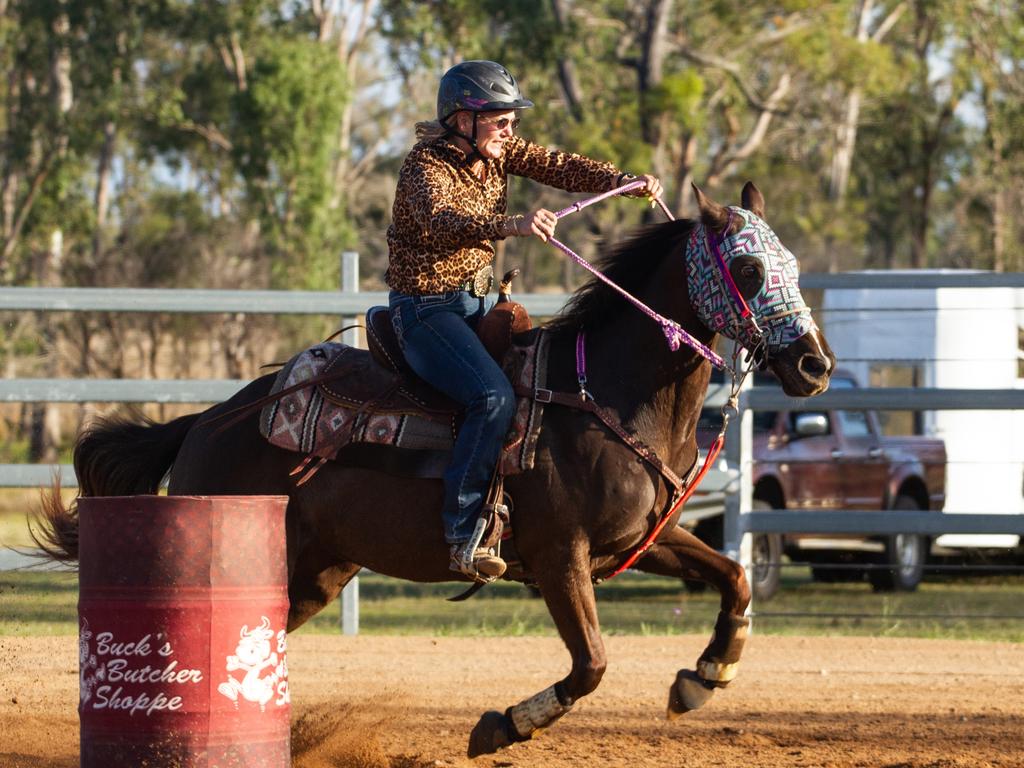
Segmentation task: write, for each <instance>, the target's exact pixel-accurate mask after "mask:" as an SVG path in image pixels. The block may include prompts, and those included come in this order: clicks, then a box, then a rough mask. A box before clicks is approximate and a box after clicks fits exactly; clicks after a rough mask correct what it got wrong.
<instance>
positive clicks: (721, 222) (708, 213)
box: [692, 184, 729, 232]
mask: <svg viewBox="0 0 1024 768" xmlns="http://www.w3.org/2000/svg"><path fill="white" fill-rule="evenodd" d="M692 186H693V194H694V196H695V197H696V198H697V207H698V208H699V209H700V220H701V222H703V224H704V226H706V227H709V228H711V229H713V230H715V231H716V232H719V231H721V230H723V229H725V227H726V225H727V224H728V223H729V211H728V210H726V208H725V207H724V206H721V205H719V204H718V203H716V202H715V201H714V200H712V199H710V198H709V197H708V196H707V195H705V194H704V193H703V192H702V191H701V188H700V187H698V186H697V185H696V184H693V185H692Z"/></svg>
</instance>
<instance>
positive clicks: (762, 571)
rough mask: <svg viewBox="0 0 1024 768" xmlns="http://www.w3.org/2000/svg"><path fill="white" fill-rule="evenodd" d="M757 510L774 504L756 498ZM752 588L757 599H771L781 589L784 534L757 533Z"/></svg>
mask: <svg viewBox="0 0 1024 768" xmlns="http://www.w3.org/2000/svg"><path fill="white" fill-rule="evenodd" d="M753 508H754V509H755V510H765V509H771V508H772V505H771V504H769V503H768V502H766V501H762V500H761V499H754V504H753ZM751 548H752V552H751V568H750V580H751V584H750V589H751V591H752V592H753V593H754V599H755V600H769V599H771V597H772V596H773V595H774V594H775V593H776V592H778V591H779V582H780V581H781V579H782V569H781V568H780V566H779V561H780V560H781V559H782V536H781V535H779V534H777V533H755V534H754V535H753V540H752V542H751Z"/></svg>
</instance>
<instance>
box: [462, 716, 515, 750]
mask: <svg viewBox="0 0 1024 768" xmlns="http://www.w3.org/2000/svg"><path fill="white" fill-rule="evenodd" d="M510 726H511V722H510V721H509V719H508V718H507V717H505V715H503V714H501V712H484V714H483V716H482V717H481V718H480V721H479V722H478V723H477V724H476V725H475V726H474V727H473V732H472V733H471V734H469V749H468V750H467V754H468V755H469V756H470V757H479V756H480V755H490V754H493V753H494V752H497V751H498V750H499V749H501V748H502V747H507V746H508V745H509V744H511V743H512V739H511V738H510V737H509V735H508V734H509V727H510Z"/></svg>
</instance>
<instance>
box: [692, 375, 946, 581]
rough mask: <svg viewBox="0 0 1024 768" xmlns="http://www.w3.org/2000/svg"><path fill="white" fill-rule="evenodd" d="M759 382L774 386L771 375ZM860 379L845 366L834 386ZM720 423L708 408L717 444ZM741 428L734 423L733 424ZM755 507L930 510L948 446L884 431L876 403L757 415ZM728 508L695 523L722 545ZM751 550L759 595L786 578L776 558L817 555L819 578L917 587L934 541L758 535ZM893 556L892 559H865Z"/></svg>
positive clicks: (939, 496)
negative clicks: (866, 408)
mask: <svg viewBox="0 0 1024 768" xmlns="http://www.w3.org/2000/svg"><path fill="white" fill-rule="evenodd" d="M754 383H755V385H756V386H765V385H768V386H771V385H775V382H774V380H773V379H772V378H771V376H770V374H764V375H760V376H758V377H756V378H755V381H754ZM855 386H857V384H856V382H855V381H854V379H853V377H852V376H851V375H849V374H847V373H843V372H841V371H839V372H836V373H835V374H834V375H833V376H832V383H831V387H833V388H836V389H839V388H850V387H855ZM720 426H721V415H720V414H719V413H718V410H717V409H716V408H705V409H704V410H703V411H702V414H701V422H700V425H699V427H698V430H699V439H700V440H701V444H702V445H704V446H706V445H708V444H710V442H711V440H712V439H713V438H714V435H716V434H717V432H718V428H719V427H720ZM734 428H735V427H734ZM753 454H754V467H753V475H754V477H753V481H754V508H755V509H865V510H872V509H877V510H885V509H919V510H920V509H924V510H932V511H935V512H941V511H942V508H943V506H944V504H945V486H946V446H945V444H944V443H943V441H942V440H939V439H933V438H928V437H917V436H910V437H887V436H883V435H882V433H881V429H880V427H879V422H878V417H877V415H876V414H875V413H874V412H872V411H842V410H835V411H799V412H797V411H794V412H786V411H779V412H768V411H764V412H755V414H754V446H753ZM721 520H722V519H721V516H718V517H712V518H706V519H704V520H701V521H700V522H699V523H697V525H696V528H695V532H696V534H697V535H698V536H700V537H701V538H702V539H704V540H705V541H706V542H707V543H709V544H711V545H712V546H718V547H721V545H722V544H721V537H722V533H721V531H722V522H721ZM753 546H754V552H753V562H754V568H753V576H752V580H753V584H752V587H753V589H754V594H755V596H757V597H759V598H760V599H762V600H763V599H766V598H768V597H771V596H772V595H773V594H774V593H775V592H776V590H777V589H778V587H779V576H780V568H779V561H780V560H781V559H782V555H783V553H785V554H786V555H787V556H788V557H789V558H790V560H792V561H794V562H805V563H810V565H811V573H812V574H813V576H814V578H815V579H816V580H819V581H861V580H863V579H864V578H865V576H866V577H867V578H868V580H869V581H870V582H871V584H872V586H873V587H874V588H875V589H876V590H878V591H892V590H906V591H910V590H914V589H916V588H917V585H918V584H919V583H920V581H921V577H922V574H923V570H924V564H925V560H926V558H927V557H928V554H929V551H930V548H931V541H930V539H929V538H928V537H927V536H923V535H917V534H898V535H893V536H881V537H858V536H839V535H829V536H827V537H825V536H817V535H808V534H799V535H791V534H784V535H781V534H756V535H755V536H754V542H753ZM879 564H887V565H888V564H891V565H893V566H894V567H893V568H891V569H888V568H877V567H876V568H870V569H869V568H858V567H857V566H859V565H876V566H877V565H879Z"/></svg>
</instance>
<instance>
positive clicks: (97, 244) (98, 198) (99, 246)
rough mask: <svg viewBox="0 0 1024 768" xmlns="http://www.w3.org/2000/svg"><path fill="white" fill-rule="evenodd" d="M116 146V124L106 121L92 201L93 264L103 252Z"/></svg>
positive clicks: (96, 262)
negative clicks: (93, 214) (94, 225)
mask: <svg viewBox="0 0 1024 768" xmlns="http://www.w3.org/2000/svg"><path fill="white" fill-rule="evenodd" d="M116 144H117V124H116V123H115V122H114V121H113V120H108V121H107V122H106V123H105V124H104V126H103V145H102V146H101V147H100V156H99V160H98V161H97V163H96V193H95V195H94V199H93V204H94V210H95V215H96V228H95V229H94V230H93V233H92V258H93V264H98V263H99V259H100V254H101V252H102V250H103V230H104V228H105V227H106V225H107V214H108V213H109V211H110V173H111V166H112V165H113V161H114V149H115V146H116Z"/></svg>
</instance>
